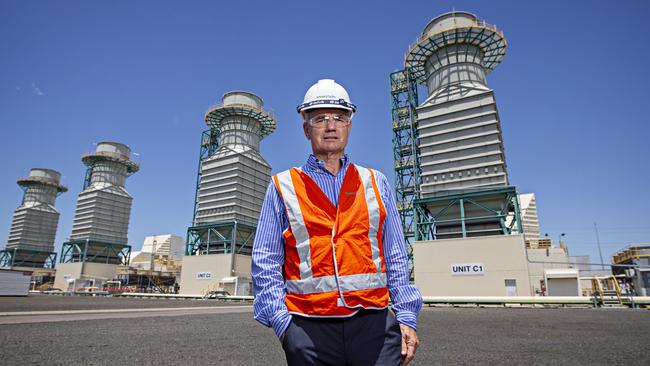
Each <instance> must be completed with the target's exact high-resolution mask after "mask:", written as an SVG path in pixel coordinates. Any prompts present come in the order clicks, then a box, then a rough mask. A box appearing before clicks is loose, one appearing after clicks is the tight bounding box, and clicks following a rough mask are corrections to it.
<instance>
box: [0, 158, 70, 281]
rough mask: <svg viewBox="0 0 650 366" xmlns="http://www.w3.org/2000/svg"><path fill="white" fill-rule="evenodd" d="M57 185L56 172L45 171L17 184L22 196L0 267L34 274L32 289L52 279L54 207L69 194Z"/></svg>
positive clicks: (36, 170)
mask: <svg viewBox="0 0 650 366" xmlns="http://www.w3.org/2000/svg"><path fill="white" fill-rule="evenodd" d="M60 181H61V174H60V173H59V172H57V171H56V170H52V169H45V168H33V169H31V170H30V172H29V176H28V177H25V178H20V179H18V181H17V183H18V186H20V188H22V189H23V192H24V194H23V199H22V202H21V203H20V206H18V208H16V210H15V211H14V215H13V220H12V222H11V229H10V232H9V239H8V240H7V245H6V247H5V249H4V250H2V251H0V267H3V268H13V269H29V270H31V271H33V274H32V281H33V282H34V285H40V284H42V283H47V282H49V281H50V279H51V277H53V276H54V269H53V268H54V266H55V264H56V252H55V251H54V239H55V237H56V230H57V226H58V224H59V211H58V210H57V209H56V207H55V203H56V198H57V197H58V196H59V195H60V194H61V193H63V192H66V191H67V190H68V188H67V187H65V186H64V185H62V184H61V183H60Z"/></svg>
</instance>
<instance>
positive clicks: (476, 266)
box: [451, 263, 485, 276]
mask: <svg viewBox="0 0 650 366" xmlns="http://www.w3.org/2000/svg"><path fill="white" fill-rule="evenodd" d="M484 274H485V266H484V265H483V263H456V264H452V265H451V275H452V276H483V275H484Z"/></svg>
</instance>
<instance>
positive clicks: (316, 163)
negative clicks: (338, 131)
mask: <svg viewBox="0 0 650 366" xmlns="http://www.w3.org/2000/svg"><path fill="white" fill-rule="evenodd" d="M340 161H341V163H342V164H341V170H339V173H341V172H342V171H343V172H344V171H345V170H346V169H347V167H348V163H349V162H350V158H349V157H348V154H343V156H341V158H340ZM305 168H306V169H307V170H309V171H312V172H321V173H328V174H332V173H330V171H329V170H327V169H325V161H323V160H320V159H318V158H317V157H316V156H314V154H309V157H308V158H307V164H305Z"/></svg>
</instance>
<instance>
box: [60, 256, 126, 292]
mask: <svg viewBox="0 0 650 366" xmlns="http://www.w3.org/2000/svg"><path fill="white" fill-rule="evenodd" d="M117 267H118V265H116V264H105V263H90V262H75V263H59V264H58V265H57V266H56V277H54V287H55V288H59V289H61V290H63V291H67V290H69V288H68V287H69V285H70V283H71V281H69V280H75V281H76V282H78V283H77V284H76V285H75V287H84V286H87V285H88V284H87V283H86V281H90V280H93V282H94V286H95V287H104V283H105V282H106V281H110V280H112V279H113V278H115V276H116V275H117ZM81 281H83V282H84V284H81V283H80V282H81ZM77 285H80V286H77Z"/></svg>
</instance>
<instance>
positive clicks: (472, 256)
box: [413, 235, 533, 296]
mask: <svg viewBox="0 0 650 366" xmlns="http://www.w3.org/2000/svg"><path fill="white" fill-rule="evenodd" d="M525 248H526V246H525V243H524V237H523V235H498V236H485V237H473V238H461V239H441V240H431V241H417V242H415V243H414V245H413V257H414V266H415V285H416V286H417V287H418V288H419V289H420V291H421V292H422V295H423V296H532V295H533V294H532V291H531V285H530V280H529V277H528V263H527V261H526V249H525Z"/></svg>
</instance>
